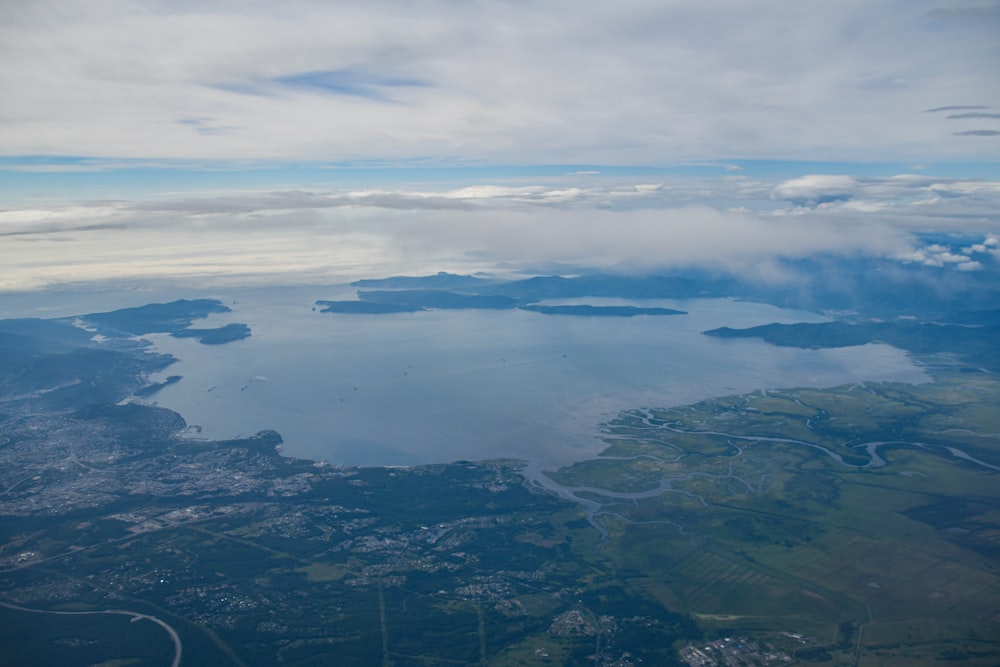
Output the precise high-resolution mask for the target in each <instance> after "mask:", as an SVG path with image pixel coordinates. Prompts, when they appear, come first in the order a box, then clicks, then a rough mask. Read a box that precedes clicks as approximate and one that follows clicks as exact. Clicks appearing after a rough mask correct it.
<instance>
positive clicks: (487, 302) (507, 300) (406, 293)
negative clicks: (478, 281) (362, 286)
mask: <svg viewBox="0 0 1000 667" xmlns="http://www.w3.org/2000/svg"><path fill="white" fill-rule="evenodd" d="M358 298H359V299H361V300H362V301H367V302H369V303H377V304H388V305H392V306H396V307H404V308H412V309H421V308H439V309H458V308H486V309H491V310H497V309H500V310H502V309H508V308H516V307H517V306H518V305H519V302H518V300H517V299H515V298H513V297H510V296H506V295H502V294H483V295H480V294H461V293H458V292H449V291H446V290H431V289H420V290H398V291H397V290H384V291H381V290H380V291H367V292H365V291H362V292H358Z"/></svg>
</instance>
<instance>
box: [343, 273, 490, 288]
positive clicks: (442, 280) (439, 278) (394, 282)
mask: <svg viewBox="0 0 1000 667" xmlns="http://www.w3.org/2000/svg"><path fill="white" fill-rule="evenodd" d="M489 283H490V281H489V280H486V279H484V278H477V277H475V276H466V275H457V274H454V273H446V272H444V271H441V272H439V273H436V274H434V275H432V276H394V277H392V278H368V279H365V280H355V281H354V282H353V283H351V286H353V287H376V288H380V289H444V290H465V289H473V290H475V289H478V288H480V287H482V286H483V285H487V284H489Z"/></svg>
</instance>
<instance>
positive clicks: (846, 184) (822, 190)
mask: <svg viewBox="0 0 1000 667" xmlns="http://www.w3.org/2000/svg"><path fill="white" fill-rule="evenodd" d="M857 186H858V183H857V181H856V180H855V179H854V178H853V177H851V176H835V175H825V174H813V175H809V176H802V177H801V178H793V179H791V180H789V181H785V182H784V183H781V184H780V185H778V186H777V187H776V188H774V190H773V191H772V192H771V197H772V198H773V199H784V200H787V201H790V202H792V203H793V204H795V205H796V206H817V205H820V204H826V203H830V202H835V201H844V200H847V199H850V198H851V197H853V196H854V193H855V190H856V189H857Z"/></svg>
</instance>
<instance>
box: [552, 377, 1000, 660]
mask: <svg viewBox="0 0 1000 667" xmlns="http://www.w3.org/2000/svg"><path fill="white" fill-rule="evenodd" d="M607 440H608V443H609V449H608V450H607V452H606V455H609V458H608V459H607V460H605V461H600V460H598V461H588V462H585V463H582V464H577V465H574V466H572V467H570V468H567V469H564V470H561V471H559V473H558V474H557V475H556V477H557V479H558V480H559V481H560V482H561V483H563V484H565V485H567V486H569V487H601V488H604V489H607V490H609V491H610V492H612V493H609V494H608V495H606V496H604V497H603V498H602V497H601V496H600V494H599V493H595V492H594V490H593V488H590V489H589V490H588V494H587V496H586V497H588V498H589V499H591V500H598V501H600V502H601V508H600V510H599V511H597V512H595V514H594V520H595V521H598V522H603V525H604V527H605V528H606V529H607V531H608V533H609V536H610V537H609V539H608V541H607V543H606V544H605V545H603V547H602V548H603V553H604V554H605V555H606V556H607V557H608V558H609V560H610V561H611V562H613V563H614V564H615V566H616V567H617V568H618V570H619V571H620V572H622V571H630V572H635V573H636V574H638V575H641V576H642V577H644V578H645V582H646V583H645V584H644V585H645V587H646V588H647V590H649V591H650V592H651V593H652V594H653V595H655V596H656V597H657V598H658V599H659V600H661V601H662V602H663V604H665V605H666V606H668V607H670V608H672V609H678V610H681V611H684V612H687V613H690V614H692V615H694V617H695V618H697V619H698V621H699V623H700V624H701V626H702V627H703V628H706V630H707V631H708V632H709V634H712V633H718V634H720V635H721V634H750V635H754V634H756V635H759V636H761V637H764V636H767V635H768V634H769V633H770V634H773V633H775V632H787V633H796V634H804V635H807V636H808V637H810V638H811V639H810V642H811V643H810V644H809V645H808V646H806V645H803V647H802V652H801V655H799V656H798V657H799V658H800V659H801V660H803V661H808V662H816V663H825V664H857V665H917V664H928V665H930V664H956V663H955V661H957V660H958V661H961V663H960V664H970V665H986V664H997V663H1000V383H998V382H997V381H996V379H995V378H994V377H993V376H991V375H988V374H985V373H982V374H970V373H953V374H947V373H942V374H940V375H939V376H938V377H936V378H935V381H934V382H933V383H928V384H924V385H917V386H914V385H900V384H868V383H866V384H860V385H854V386H847V387H841V388H836V389H830V390H816V389H793V390H782V391H767V392H758V393H754V394H749V395H743V396H734V397H726V398H722V399H718V400H709V401H704V402H702V403H698V404H695V405H691V406H685V407H681V408H676V409H650V410H636V411H633V412H629V413H625V414H623V415H621V416H620V417H619V418H618V419H616V420H615V421H613V422H611V423H610V424H609V425H608V427H607ZM658 450H659V452H660V455H659V456H658V455H657V451H658ZM657 485H660V486H661V487H666V488H665V491H664V492H663V493H662V494H659V495H655V496H648V494H647V495H646V496H639V495H633V497H628V496H627V494H629V493H633V494H634V492H636V491H641V490H644V489H649V488H653V487H656V486H657ZM623 493H624V494H626V496H625V497H622V494H623ZM616 494H617V495H616Z"/></svg>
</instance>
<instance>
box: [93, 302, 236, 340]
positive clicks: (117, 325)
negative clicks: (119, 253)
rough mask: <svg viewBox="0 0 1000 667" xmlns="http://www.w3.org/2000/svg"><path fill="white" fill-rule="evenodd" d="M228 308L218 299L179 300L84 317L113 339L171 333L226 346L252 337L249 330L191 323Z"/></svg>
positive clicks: (232, 326)
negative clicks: (209, 327)
mask: <svg viewBox="0 0 1000 667" xmlns="http://www.w3.org/2000/svg"><path fill="white" fill-rule="evenodd" d="M228 312H229V308H228V307H227V306H224V305H222V303H221V302H219V301H217V300H215V299H193V300H188V299H180V300H178V301H172V302H170V303H151V304H147V305H145V306H139V307H138V308H122V309H120V310H113V311H110V312H107V313H92V314H90V315H83V316H82V317H81V319H82V320H83V322H85V323H86V324H88V325H90V326H93V327H96V328H97V330H98V331H99V332H100V333H101V334H103V335H105V336H110V337H112V338H118V337H122V336H129V335H133V336H144V335H146V334H151V333H168V334H170V335H171V336H173V337H174V338H194V339H196V340H197V341H198V342H199V343H202V344H204V345H223V344H225V343H231V342H233V341H237V340H243V339H244V338H249V337H250V327H248V326H247V325H246V324H242V323H239V322H234V323H232V324H227V325H225V326H221V327H216V328H214V329H192V328H191V323H192V322H194V321H195V320H197V319H201V318H204V317H207V316H209V315H211V314H213V313H228Z"/></svg>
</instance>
